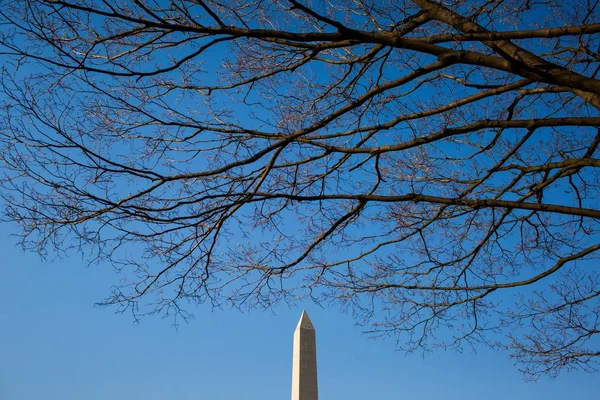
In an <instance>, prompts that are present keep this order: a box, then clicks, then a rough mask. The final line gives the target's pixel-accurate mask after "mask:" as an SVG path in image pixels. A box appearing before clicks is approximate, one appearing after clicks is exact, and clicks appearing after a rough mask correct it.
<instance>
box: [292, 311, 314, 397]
mask: <svg viewBox="0 0 600 400" xmlns="http://www.w3.org/2000/svg"><path fill="white" fill-rule="evenodd" d="M318 398H319V395H318V389H317V345H316V341H315V327H314V326H313V324H312V322H310V318H308V314H307V313H306V311H302V315H301V316H300V321H298V326H297V327H296V331H295V332H294V360H293V366H292V400H318Z"/></svg>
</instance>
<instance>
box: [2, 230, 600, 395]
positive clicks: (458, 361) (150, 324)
mask: <svg viewBox="0 0 600 400" xmlns="http://www.w3.org/2000/svg"><path fill="white" fill-rule="evenodd" d="M12 229H13V227H12V226H10V225H0V240H1V242H0V251H1V253H2V261H0V265H1V267H0V268H1V279H0V321H2V322H1V325H0V327H1V328H0V360H1V361H0V399H1V400H41V399H44V400H45V399H60V400H81V399H86V400H108V399H110V400H120V399H128V400H129V399H131V400H135V399H143V400H154V399H157V400H158V399H169V400H175V399H177V400H180V399H211V400H240V399H260V400H282V399H283V400H285V399H289V397H290V382H291V362H292V360H291V357H292V347H291V345H292V334H293V331H294V328H295V326H296V322H297V320H298V318H299V316H300V312H301V307H302V306H304V307H305V308H306V309H307V311H308V312H309V314H310V317H311V319H312V321H313V323H314V324H315V327H316V329H317V346H318V351H319V354H318V363H319V386H320V399H321V400H337V399H344V400H355V399H356V400H358V399H360V400H364V399H377V400H385V399H419V400H428V399H439V398H445V399H461V400H470V399H482V398H485V399H486V400H494V399H503V400H504V399H506V398H511V399H526V398H530V399H544V400H553V399H557V400H558V399H560V400H564V399H592V398H597V396H598V389H599V388H600V383H599V382H600V375H599V374H594V375H590V374H584V373H565V374H562V375H561V376H560V377H559V378H558V379H556V380H549V379H542V380H540V381H539V382H537V383H525V382H524V381H523V378H522V376H521V375H520V374H519V373H518V371H517V370H516V369H515V367H514V366H513V365H512V362H511V360H510V359H508V357H507V355H506V354H503V353H493V352H490V351H488V350H485V349H482V350H481V351H479V352H478V353H477V354H473V353H471V352H465V353H455V352H443V351H440V352H436V353H432V354H429V355H427V356H426V357H425V358H423V357H422V356H421V355H418V354H415V355H409V356H405V355H404V353H400V352H397V351H394V342H393V341H392V340H387V341H383V340H371V339H369V338H368V337H367V336H365V335H363V334H362V333H361V328H359V327H356V326H355V325H354V322H353V320H352V318H351V316H350V315H347V314H342V313H340V312H339V310H337V309H333V308H330V309H320V308H318V307H316V306H314V305H312V304H308V303H307V304H303V305H299V307H298V308H293V309H288V308H285V307H280V308H278V309H276V310H275V312H274V313H272V312H262V311H255V312H250V313H243V314H242V313H240V312H238V311H234V310H226V311H214V312H213V311H212V310H211V309H210V308H208V307H200V308H196V309H194V311H195V316H196V317H195V319H194V320H192V321H191V322H190V323H189V324H188V325H182V326H180V328H179V329H178V330H175V329H174V328H173V327H172V326H171V324H170V321H168V320H162V319H160V318H158V317H156V318H152V317H150V318H145V319H143V320H142V321H141V323H140V324H134V323H133V320H132V318H131V316H130V315H127V314H125V315H115V314H114V310H113V309H106V308H98V307H94V302H96V301H99V300H101V299H102V298H103V296H104V295H106V294H107V293H108V289H109V286H110V284H111V283H112V282H114V281H115V279H117V278H118V276H116V275H115V274H114V273H113V271H112V270H111V269H110V267H105V269H103V267H92V268H88V267H86V264H85V263H84V262H81V260H79V259H78V258H77V257H76V256H74V258H72V259H68V260H58V261H53V262H43V261H41V260H40V259H39V258H38V257H37V256H35V255H32V254H27V253H22V252H21V251H20V250H19V249H18V248H17V246H16V245H15V241H14V240H12V239H10V238H9V237H8V236H9V234H10V232H11V230H12Z"/></svg>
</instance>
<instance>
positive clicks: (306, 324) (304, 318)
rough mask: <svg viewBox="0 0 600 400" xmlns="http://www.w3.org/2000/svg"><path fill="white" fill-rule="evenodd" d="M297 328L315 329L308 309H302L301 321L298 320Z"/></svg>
mask: <svg viewBox="0 0 600 400" xmlns="http://www.w3.org/2000/svg"><path fill="white" fill-rule="evenodd" d="M296 329H312V330H314V329H315V327H314V326H313V324H312V322H311V320H310V318H309V317H308V313H307V312H306V310H302V315H301V316H300V321H298V326H297V327H296Z"/></svg>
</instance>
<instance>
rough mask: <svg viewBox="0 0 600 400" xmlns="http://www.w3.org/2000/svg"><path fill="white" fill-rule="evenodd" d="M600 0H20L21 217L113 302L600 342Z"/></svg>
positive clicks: (544, 370) (6, 138)
mask: <svg viewBox="0 0 600 400" xmlns="http://www.w3.org/2000/svg"><path fill="white" fill-rule="evenodd" d="M599 16H600V14H599V8H598V1H594V0H569V1H565V0H537V1H533V0H444V1H443V2H438V1H435V0H410V1H409V0H329V1H326V0H302V1H294V0H254V1H246V0H218V1H212V0H194V1H192V0H189V1H186V0H170V1H169V0H136V1H133V0H123V1H112V0H102V1H101V0H64V1H62V0H16V1H15V0H0V23H1V25H0V26H1V28H0V32H1V36H0V52H1V53H2V54H3V55H2V57H3V60H4V62H5V64H4V68H3V70H2V85H1V88H2V90H3V98H4V99H3V103H2V113H3V114H2V119H1V121H2V124H1V125H0V146H1V149H2V156H1V157H2V158H1V160H2V166H1V167H0V168H2V176H1V178H0V179H1V183H2V191H1V193H2V197H3V199H4V209H5V218H6V219H8V220H11V221H14V222H15V223H16V224H18V226H19V228H20V230H19V232H20V233H21V237H22V243H23V245H24V246H25V247H26V248H31V249H34V250H36V251H39V252H41V253H42V254H44V252H45V251H47V250H48V249H52V251H59V252H66V253H65V254H73V251H76V250H80V251H82V252H84V253H85V254H88V256H89V257H90V259H91V260H92V261H98V262H103V263H106V262H110V263H112V265H114V266H115V267H116V268H118V269H119V270H120V271H122V275H121V276H120V277H122V279H123V280H122V281H120V282H119V284H117V285H116V286H115V287H114V288H113V291H112V294H111V295H110V297H108V298H107V299H106V301H105V304H115V305H117V306H119V307H121V308H122V309H129V310H132V311H133V312H134V313H136V315H138V314H144V313H162V314H163V315H164V314H166V315H179V316H183V317H186V316H187V314H186V311H185V309H184V308H183V307H184V306H186V305H187V303H190V302H191V303H204V302H208V303H210V304H212V305H215V306H237V307H251V308H252V307H269V306H272V305H274V304H277V303H278V302H282V301H288V302H293V301H296V300H298V299H301V298H304V297H310V298H312V299H314V300H315V301H326V302H327V301H332V302H338V303H339V304H341V305H342V307H349V308H351V309H352V310H353V312H354V313H355V315H356V317H357V318H358V320H359V321H362V322H365V323H369V324H370V325H369V326H370V328H369V329H370V330H372V332H373V333H375V334H381V335H386V336H387V335H390V336H393V337H395V338H396V339H397V340H398V345H399V346H400V347H401V348H404V349H407V350H415V349H432V348H435V347H438V346H441V347H451V348H452V347H461V346H464V345H465V344H474V343H485V344H488V345H491V346H498V347H499V348H504V349H508V350H509V351H511V354H512V356H513V357H515V359H516V361H517V362H518V364H519V366H520V368H521V369H522V370H523V371H524V372H525V373H526V376H528V377H530V378H534V379H535V378H536V377H538V376H540V375H543V374H549V375H551V376H556V375H557V374H558V373H559V372H560V371H562V370H565V369H572V368H575V369H577V368H580V369H584V370H594V368H595V366H596V365H597V364H598V362H599V361H600V345H599V343H600V321H599V318H600V269H599V268H600V266H599V264H600V262H599V261H598V258H599V257H598V256H599V255H600V252H599V251H598V250H599V249H600V234H599V232H600V200H599V198H600V173H599V171H600V157H599V154H600V153H599V151H598V145H599V143H600V133H599V129H598V127H599V126H600V115H599V109H600V80H598V79H597V74H598V70H599V68H600V62H599V61H600V54H599V45H600V36H599V33H600V23H597V22H599Z"/></svg>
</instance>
